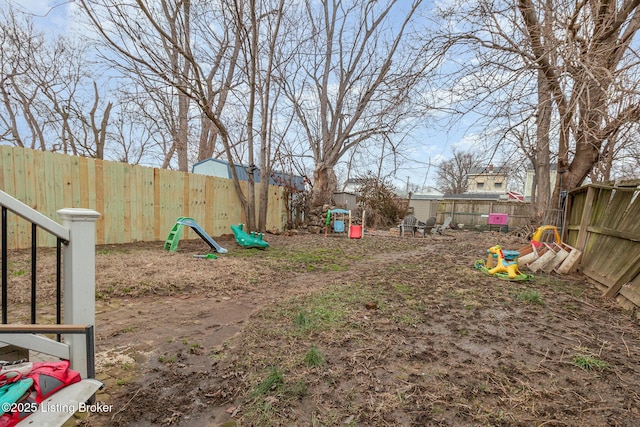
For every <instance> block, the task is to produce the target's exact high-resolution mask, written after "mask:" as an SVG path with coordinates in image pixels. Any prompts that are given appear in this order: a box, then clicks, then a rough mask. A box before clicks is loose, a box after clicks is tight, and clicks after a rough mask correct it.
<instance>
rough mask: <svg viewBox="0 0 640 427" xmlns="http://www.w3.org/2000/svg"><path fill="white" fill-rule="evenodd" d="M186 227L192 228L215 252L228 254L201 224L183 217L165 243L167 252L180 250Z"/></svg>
mask: <svg viewBox="0 0 640 427" xmlns="http://www.w3.org/2000/svg"><path fill="white" fill-rule="evenodd" d="M185 225H186V226H187V227H191V229H192V230H193V231H195V232H196V234H197V235H198V236H200V238H201V239H202V240H204V241H205V242H206V243H207V244H208V245H209V247H211V249H213V250H214V251H216V252H218V253H220V254H226V253H227V252H228V251H227V250H226V249H225V248H223V247H222V246H220V245H219V244H218V243H217V242H216V241H215V240H213V239H212V238H211V236H209V234H207V232H206V231H204V228H202V227H200V224H198V223H197V222H196V221H195V220H194V219H193V218H188V217H182V216H181V217H180V218H178V219H177V220H176V223H175V224H174V225H173V227H172V228H171V231H170V232H169V235H168V236H167V240H166V241H165V242H164V249H165V250H168V251H170V252H175V251H176V250H177V249H178V243H179V242H180V238H181V237H182V233H183V231H184V226H185Z"/></svg>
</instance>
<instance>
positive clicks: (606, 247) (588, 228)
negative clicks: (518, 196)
mask: <svg viewBox="0 0 640 427" xmlns="http://www.w3.org/2000/svg"><path fill="white" fill-rule="evenodd" d="M569 198H570V200H569V206H570V208H571V212H570V213H569V215H567V222H568V224H567V229H568V230H569V239H568V243H569V244H572V243H573V245H575V247H576V248H578V249H580V250H582V252H583V256H582V259H581V260H580V269H581V271H582V272H583V273H584V274H585V275H586V276H588V277H589V278H591V279H592V280H595V281H596V282H598V283H599V284H601V285H603V286H604V287H605V288H606V291H605V293H604V296H606V297H615V296H617V295H621V296H623V297H624V298H626V299H627V300H628V301H630V302H632V303H633V304H636V305H637V302H638V301H640V293H639V292H640V285H639V284H638V283H637V282H638V281H639V280H640V279H638V275H639V273H640V204H639V203H640V202H639V199H640V189H638V188H636V187H614V186H606V185H600V184H592V185H589V186H586V187H582V188H580V189H576V190H573V191H571V192H570V193H569Z"/></svg>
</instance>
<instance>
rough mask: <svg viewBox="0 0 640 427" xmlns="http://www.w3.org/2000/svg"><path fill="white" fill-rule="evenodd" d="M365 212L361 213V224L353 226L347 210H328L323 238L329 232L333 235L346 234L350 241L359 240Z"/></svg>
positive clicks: (349, 212)
mask: <svg viewBox="0 0 640 427" xmlns="http://www.w3.org/2000/svg"><path fill="white" fill-rule="evenodd" d="M364 224H365V211H364V210H363V211H362V223H361V224H353V221H352V216H351V211H350V210H347V209H329V210H328V211H327V216H326V219H325V228H324V237H327V236H328V234H329V231H330V230H331V232H332V233H333V234H346V235H348V236H349V238H350V239H361V238H362V234H363V231H364Z"/></svg>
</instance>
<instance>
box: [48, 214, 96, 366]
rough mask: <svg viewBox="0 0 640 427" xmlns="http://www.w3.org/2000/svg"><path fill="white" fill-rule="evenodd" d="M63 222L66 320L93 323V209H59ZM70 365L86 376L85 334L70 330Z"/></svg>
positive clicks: (71, 322)
mask: <svg viewBox="0 0 640 427" xmlns="http://www.w3.org/2000/svg"><path fill="white" fill-rule="evenodd" d="M58 215H60V218H62V225H64V226H65V227H66V228H67V229H68V230H69V244H68V245H65V247H64V252H63V255H64V303H63V306H64V321H63V323H65V324H71V325H87V326H89V325H94V326H95V318H96V220H97V219H98V217H99V216H100V214H99V213H98V212H96V211H94V210H91V209H79V208H65V209H60V210H59V211H58ZM64 340H65V342H66V343H67V344H69V347H70V354H71V357H70V359H71V367H72V368H73V369H74V370H76V371H78V372H80V374H81V375H82V377H83V378H86V377H87V350H89V351H90V352H91V353H90V354H94V349H86V342H87V341H86V339H85V337H84V336H83V335H76V334H73V335H72V334H67V335H65V337H64Z"/></svg>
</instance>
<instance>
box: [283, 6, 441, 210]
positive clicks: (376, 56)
mask: <svg viewBox="0 0 640 427" xmlns="http://www.w3.org/2000/svg"><path fill="white" fill-rule="evenodd" d="M422 3H423V2H422V1H421V0H415V1H412V2H411V3H410V4H407V2H402V1H396V0H391V1H387V2H371V1H365V0H357V1H349V2H346V1H341V0H327V1H323V2H320V3H315V2H306V3H305V8H306V19H305V20H304V21H303V22H304V26H302V27H300V28H298V30H299V31H300V34H299V35H298V38H299V39H300V40H301V42H300V45H299V48H298V49H297V50H296V51H295V52H294V56H293V57H294V62H292V63H290V64H289V65H290V66H289V67H288V68H286V69H284V68H283V69H281V75H280V78H279V81H280V82H281V84H282V85H283V88H284V90H285V93H286V96H287V97H288V99H289V100H290V102H291V104H292V106H293V109H294V111H295V113H296V115H297V117H298V126H299V128H298V129H299V134H300V135H304V137H305V138H306V144H307V145H308V146H309V147H310V152H311V154H312V156H313V160H314V172H313V192H312V197H311V204H312V206H318V205H322V204H325V203H328V202H329V201H330V199H331V196H332V193H333V192H334V191H335V190H336V188H337V179H336V174H335V170H334V168H335V166H336V164H337V163H338V161H339V160H340V159H341V158H342V157H343V156H344V155H345V154H346V153H347V152H349V150H351V149H352V148H353V147H355V146H357V145H358V144H360V143H362V142H363V141H366V140H368V139H370V138H372V137H374V136H376V135H385V134H386V135H390V134H392V133H393V132H394V129H396V128H397V126H398V125H399V123H401V122H402V120H403V119H404V118H406V115H405V114H406V113H407V110H406V109H405V108H403V106H405V105H406V104H407V103H408V102H409V101H410V100H411V96H410V95H412V90H413V89H415V87H416V85H417V84H419V83H420V82H421V81H422V78H423V77H424V74H425V70H426V69H428V67H429V66H430V65H431V62H430V61H429V59H428V58H426V57H425V56H424V55H423V53H424V50H423V49H415V50H412V44H411V41H412V40H411V37H412V35H414V34H413V33H412V31H418V30H417V29H415V28H414V27H412V26H411V25H412V24H415V22H414V21H415V20H414V18H415V17H416V15H417V14H418V11H419V9H420V6H421V5H422ZM414 41H415V40H414ZM414 45H415V44H414ZM433 60H435V59H433ZM413 95H415V94H413Z"/></svg>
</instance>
